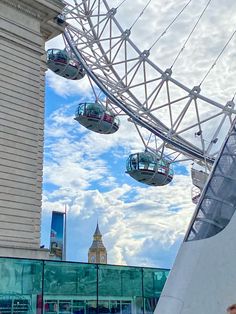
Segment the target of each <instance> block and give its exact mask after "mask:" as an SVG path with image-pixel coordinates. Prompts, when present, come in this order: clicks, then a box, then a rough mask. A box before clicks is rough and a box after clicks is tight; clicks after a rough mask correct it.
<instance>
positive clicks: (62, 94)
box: [42, 0, 236, 268]
mask: <svg viewBox="0 0 236 314" xmlns="http://www.w3.org/2000/svg"><path fill="white" fill-rule="evenodd" d="M154 2H155V3H152V4H151V5H150V7H149V8H148V9H147V12H146V13H145V14H144V15H143V17H142V20H140V21H138V23H137V24H136V25H135V28H134V30H133V33H132V35H133V40H134V41H135V42H136V43H138V46H139V48H140V49H141V50H142V49H146V48H147V47H149V46H150V44H151V43H153V41H154V39H156V37H157V34H159V33H161V31H163V30H164V27H166V26H167V25H168V23H170V22H171V20H172V19H173V18H174V17H175V16H176V14H177V12H179V11H180V8H182V7H183V5H184V4H185V3H186V1H178V3H176V1H174V0H169V1H168V3H167V1H165V0H159V1H154ZM145 3H146V2H145V1H143V0H140V1H139V2H137V5H136V6H135V7H134V6H133V5H132V3H131V1H130V0H127V2H126V5H125V6H122V7H121V8H120V11H119V12H118V18H119V21H120V22H121V23H122V25H123V28H124V29H126V27H128V26H129V25H131V19H132V21H133V20H134V19H135V17H136V16H137V15H138V14H139V13H140V10H141V9H142V8H143V6H144V4H145ZM205 4H206V1H203V0H201V1H198V2H196V1H193V3H192V4H191V5H192V6H191V7H190V8H189V10H187V11H186V12H185V13H184V14H183V16H182V18H181V19H180V20H179V21H178V23H177V24H176V25H175V27H173V28H172V29H171V30H170V31H169V32H168V34H167V35H166V37H165V38H164V39H162V40H161V41H160V43H158V45H157V46H155V49H154V51H152V56H151V57H152V60H153V61H154V62H156V63H157V64H158V65H159V66H160V67H161V68H162V69H166V68H168V66H170V64H171V62H172V61H173V59H174V57H175V55H176V53H177V52H178V51H179V49H180V48H181V46H182V44H183V42H184V40H185V38H186V36H187V35H188V32H189V31H190V30H191V28H192V27H193V24H194V21H196V19H197V17H198V16H199V12H201V10H202V9H203V6H204V5H205ZM211 5H212V7H210V9H211V10H210V9H209V10H208V11H207V14H205V15H204V18H203V20H202V21H201V23H200V25H199V27H198V31H197V32H195V33H194V35H193V37H192V38H191V41H190V42H189V43H188V45H187V47H186V49H185V50H184V52H183V54H182V55H181V58H180V60H179V61H178V62H177V64H176V65H175V67H174V77H175V78H176V79H178V80H180V81H181V82H183V83H185V84H186V85H188V86H189V87H192V86H195V85H197V84H199V82H200V80H201V79H202V77H203V75H204V74H205V73H206V71H207V70H208V69H209V66H210V65H211V64H212V62H213V61H214V60H215V57H216V56H217V54H218V53H219V52H220V50H221V49H222V47H223V45H224V44H225V40H226V38H227V37H229V35H230V34H231V33H232V31H233V30H234V21H235V19H234V18H235V17H234V16H233V14H231V12H229V10H228V7H229V6H231V7H232V6H236V4H235V2H234V1H232V0H228V5H225V4H222V3H221V1H220V0H216V1H214V3H212V4H211ZM232 11H233V10H232ZM234 11H236V10H234ZM131 16H132V17H133V18H131ZM216 21H217V23H216ZM209 32H210V35H209ZM49 47H50V48H63V41H62V40H61V39H60V38H56V39H54V40H52V41H50V42H49V43H48V44H47V48H49ZM235 48H236V44H235V40H234V41H233V42H232V43H231V44H230V46H229V49H228V50H227V51H226V53H225V54H224V56H223V58H221V59H220V60H219V62H218V63H217V66H216V67H215V68H214V71H212V73H211V75H210V76H209V78H208V79H207V80H206V82H204V86H202V89H203V94H204V95H206V96H208V97H212V98H213V99H214V100H216V101H220V102H222V103H226V102H227V101H228V100H229V99H231V98H232V96H233V94H234V92H235V85H234V83H233V80H232V77H233V73H234V70H235V69H234V68H235V66H234V64H235V62H234V63H233V62H232V60H233V59H232V57H233V56H234V53H233V51H235ZM222 73H223V74H224V75H222ZM216 91H217V92H216ZM91 97H92V94H91V90H90V87H89V84H88V80H87V79H86V78H85V79H83V80H81V81H77V82H74V81H73V82H72V81H68V80H66V79H64V78H61V77H59V76H57V75H55V74H54V73H52V72H50V71H47V74H46V111H45V155H44V158H45V161H44V193H43V215H42V244H45V246H46V247H48V246H49V234H50V223H51V211H52V210H64V207H65V204H66V205H67V207H68V237H67V248H68V259H69V260H72V261H87V252H88V249H89V246H90V245H91V243H92V235H93V233H94V231H95V228H96V223H97V220H98V221H99V225H100V229H101V232H102V234H103V240H104V244H105V246H106V248H107V250H108V262H109V263H111V264H127V265H140V266H154V267H165V268H168V267H171V265H172V264H173V262H174V258H175V256H176V253H177V251H178V248H179V246H180V244H181V241H182V239H183V236H184V233H185V231H186V228H187V226H188V223H189V221H190V219H191V216H192V214H193V211H194V205H193V204H192V202H191V188H192V185H191V179H190V175H189V174H190V166H191V162H189V163H184V164H183V163H182V164H176V165H175V168H174V170H175V176H174V179H173V181H172V182H171V184H170V185H168V186H164V187H148V186H145V185H143V184H140V183H138V182H136V181H134V180H133V179H131V178H130V177H129V176H128V175H127V174H126V173H125V162H126V158H127V157H128V155H129V154H130V153H131V152H132V153H133V152H137V151H142V150H143V145H142V143H141V141H140V138H139V137H138V135H137V132H136V131H135V129H134V128H133V126H132V124H130V123H129V122H128V121H127V118H126V117H122V118H121V127H120V129H119V131H118V132H117V133H115V134H112V135H99V134H96V133H93V132H90V131H88V130H86V129H85V128H84V127H82V126H80V125H79V124H78V122H76V121H75V120H74V119H73V118H74V112H75V110H76V108H77V105H78V104H79V103H80V102H81V101H83V100H84V99H87V100H90V99H91ZM209 127H210V126H209Z"/></svg>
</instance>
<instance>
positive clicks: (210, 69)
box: [199, 29, 236, 99]
mask: <svg viewBox="0 0 236 314" xmlns="http://www.w3.org/2000/svg"><path fill="white" fill-rule="evenodd" d="M235 34H236V29H235V31H234V32H233V33H232V34H231V36H230V37H229V39H228V40H227V42H226V44H225V45H224V47H223V48H222V50H221V51H220V53H219V55H218V56H217V58H216V59H215V61H214V62H213V64H212V65H211V66H210V68H209V70H208V71H207V73H206V74H205V76H204V77H203V79H202V80H201V83H200V85H199V86H201V85H202V84H203V82H204V81H205V79H206V78H207V76H208V75H209V74H210V72H211V71H212V69H213V68H214V67H215V65H216V64H217V62H218V60H219V59H220V57H221V56H222V54H223V53H224V51H225V49H226V48H227V47H228V45H229V43H230V42H231V40H232V39H233V37H234V35H235ZM235 94H236V92H235ZM235 94H234V97H235ZM234 97H233V99H234Z"/></svg>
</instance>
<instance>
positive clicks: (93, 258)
mask: <svg viewBox="0 0 236 314" xmlns="http://www.w3.org/2000/svg"><path fill="white" fill-rule="evenodd" d="M95 261H96V257H95V255H92V256H91V263H95Z"/></svg>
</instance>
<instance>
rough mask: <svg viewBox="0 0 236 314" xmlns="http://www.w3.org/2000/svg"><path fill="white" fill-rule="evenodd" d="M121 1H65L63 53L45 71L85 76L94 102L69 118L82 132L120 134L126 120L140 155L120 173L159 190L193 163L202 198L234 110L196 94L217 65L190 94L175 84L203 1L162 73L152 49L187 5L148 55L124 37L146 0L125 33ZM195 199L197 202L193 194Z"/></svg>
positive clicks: (52, 56) (55, 53)
mask: <svg viewBox="0 0 236 314" xmlns="http://www.w3.org/2000/svg"><path fill="white" fill-rule="evenodd" d="M125 2H126V0H123V1H122V2H121V3H120V4H119V5H118V6H116V7H109V5H108V2H107V0H93V1H92V0H81V1H80V2H78V1H77V0H74V1H64V3H65V5H66V6H65V9H64V12H63V14H62V15H61V16H59V17H58V19H57V22H58V23H59V24H62V25H64V26H65V31H64V35H63V37H64V42H65V50H58V49H50V50H49V51H48V53H47V64H48V67H49V68H50V69H51V70H53V71H54V72H55V73H57V74H59V75H61V76H63V77H65V78H67V79H72V80H77V79H82V78H83V77H84V75H85V74H87V75H88V78H89V80H90V83H91V86H92V89H93V91H94V94H95V100H94V101H91V102H89V103H82V104H80V105H79V107H78V110H77V112H76V117H75V119H76V120H77V121H78V122H79V123H81V124H82V125H83V126H85V127H87V128H88V129H90V130H92V131H95V132H98V133H103V134H111V133H114V132H116V131H117V130H118V129H119V123H120V122H119V119H118V117H119V116H120V115H127V116H128V120H129V121H130V123H132V124H133V125H134V126H135V128H136V130H137V132H138V134H139V136H140V138H141V140H142V142H143V145H144V151H143V152H137V153H135V154H131V155H130V157H129V159H128V161H127V173H128V174H130V175H131V176H132V177H133V178H134V179H136V180H138V181H140V182H143V183H146V184H149V185H154V186H160V185H165V184H168V183H169V182H171V180H172V178H173V169H172V164H173V163H175V162H178V161H181V160H184V161H185V160H192V161H194V162H195V163H196V164H198V165H200V166H202V167H204V168H203V170H202V169H201V170H200V171H199V170H196V169H193V170H192V179H193V184H194V185H195V186H196V187H197V189H198V190H200V191H201V190H202V188H203V185H204V183H205V181H206V178H207V174H208V173H209V171H210V169H211V166H212V164H213V163H214V160H215V157H216V156H217V154H218V152H219V149H220V147H221V144H222V141H223V139H224V137H225V135H226V133H227V131H228V130H229V128H230V126H231V125H232V123H233V120H234V117H235V113H236V109H235V103H234V101H233V100H234V99H233V98H232V99H231V100H229V101H228V102H226V103H223V104H222V103H220V102H217V101H215V100H213V99H210V98H208V97H205V96H204V95H203V94H202V93H201V85H202V83H203V82H204V80H205V78H206V77H207V75H208V74H209V72H210V71H211V69H212V68H213V67H214V65H215V63H216V62H214V63H213V65H212V66H211V67H210V69H209V71H208V72H207V74H206V75H205V77H204V78H203V80H202V81H201V82H200V83H199V84H198V85H196V86H193V87H188V86H186V85H184V84H182V83H181V82H180V81H178V80H176V79H175V78H174V71H173V66H174V64H175V62H176V61H177V59H178V57H179V55H180V54H181V52H182V51H183V49H184V47H185V45H186V43H187V41H188V40H189V38H190V36H191V34H192V33H193V32H194V30H195V28H196V26H197V24H198V23H199V21H200V19H201V17H202V15H203V14H204V13H205V11H206V9H207V7H208V5H209V3H210V1H208V2H207V4H206V6H205V7H204V8H203V11H202V12H201V14H200V16H199V19H198V20H197V23H196V24H195V25H194V28H193V29H192V31H191V33H190V34H189V36H188V37H187V39H186V41H185V43H184V46H183V47H181V49H180V51H179V53H178V54H177V56H176V58H175V60H174V62H173V64H172V65H171V66H170V67H168V68H167V69H161V68H160V67H159V66H158V65H157V64H156V63H154V62H153V61H152V48H153V47H154V46H155V45H156V43H157V42H158V40H159V39H160V38H161V37H162V36H164V35H165V33H166V32H167V31H168V29H169V28H170V27H171V26H172V24H173V23H174V22H175V20H176V19H177V18H178V17H179V16H180V15H181V14H182V12H183V11H184V10H185V9H186V7H187V6H188V5H189V3H190V2H191V0H190V1H188V2H187V4H186V5H185V6H184V7H183V8H182V9H181V11H180V12H179V13H178V14H177V16H176V17H175V19H174V20H173V21H172V22H171V23H170V24H169V25H168V27H167V28H166V29H165V30H164V31H163V32H162V34H161V35H160V36H159V37H158V38H157V39H156V40H155V42H154V43H153V44H152V45H151V46H150V48H149V49H146V50H143V51H141V50H140V49H139V48H138V47H137V45H136V44H135V43H134V42H133V41H132V40H131V32H132V28H133V26H134V25H135V23H136V22H137V20H138V19H139V18H140V17H141V16H142V14H143V13H144V11H145V9H146V8H147V6H148V5H149V3H150V2H151V0H150V1H149V2H148V3H147V4H146V6H145V7H144V8H143V9H142V10H141V12H140V14H139V16H138V17H137V18H136V20H135V21H134V22H133V24H132V25H131V27H129V28H128V29H123V28H122V26H121V25H120V23H119V21H118V20H117V18H116V14H117V11H118V10H119V8H120V6H122V5H123V4H124V3H125ZM231 38H232V36H231ZM231 38H230V40H231ZM230 40H229V41H230ZM229 41H228V42H227V44H228V43H229ZM227 44H226V45H225V47H224V49H225V48H226V46H227ZM224 49H223V50H224ZM223 50H222V52H221V53H223ZM220 55H221V54H220ZM220 55H219V56H220ZM219 56H218V58H219ZM216 61H217V59H216ZM94 86H95V87H94ZM97 88H99V90H100V91H101V92H102V96H101V97H99V96H98V93H97V92H96V89H97ZM101 92H100V95H101ZM194 193H195V194H194V197H193V200H194V202H196V201H197V200H198V197H199V193H198V192H197V193H196V191H194Z"/></svg>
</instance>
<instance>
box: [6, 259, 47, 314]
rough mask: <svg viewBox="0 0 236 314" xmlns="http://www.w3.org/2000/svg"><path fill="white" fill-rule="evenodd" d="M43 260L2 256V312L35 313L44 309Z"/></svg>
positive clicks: (10, 313)
mask: <svg viewBox="0 0 236 314" xmlns="http://www.w3.org/2000/svg"><path fill="white" fill-rule="evenodd" d="M42 267H43V263H42V262H41V261H31V260H23V259H7V258H0V278H1V280H0V313H6V314H8V313H9V314H12V313H19V314H20V313H24V314H31V313H35V311H36V310H38V311H40V310H41V309H42Z"/></svg>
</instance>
